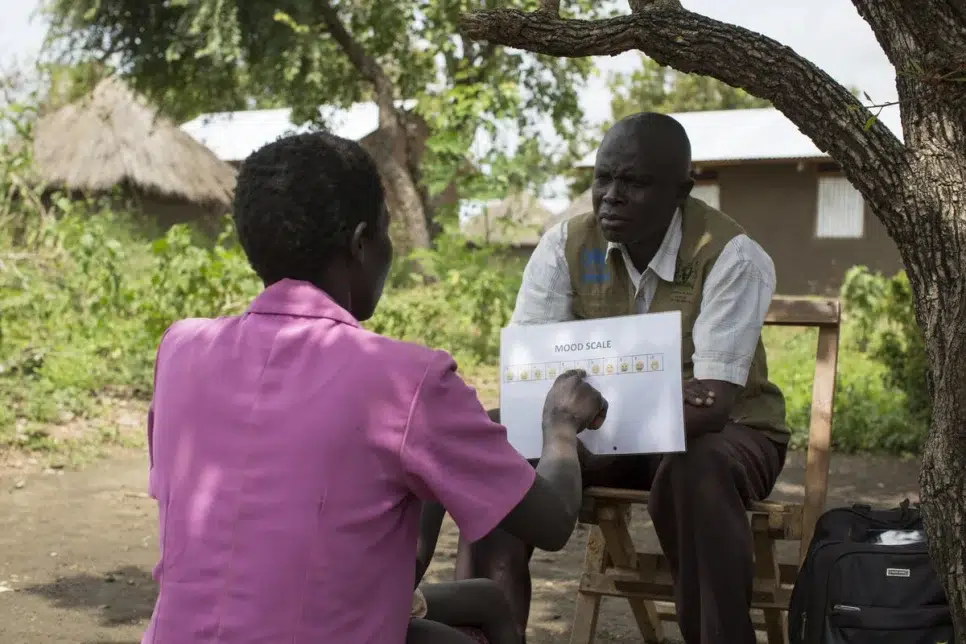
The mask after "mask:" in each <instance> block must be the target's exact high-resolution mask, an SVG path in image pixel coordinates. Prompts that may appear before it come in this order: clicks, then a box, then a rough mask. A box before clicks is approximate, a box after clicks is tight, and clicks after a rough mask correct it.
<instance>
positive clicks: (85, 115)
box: [34, 77, 236, 218]
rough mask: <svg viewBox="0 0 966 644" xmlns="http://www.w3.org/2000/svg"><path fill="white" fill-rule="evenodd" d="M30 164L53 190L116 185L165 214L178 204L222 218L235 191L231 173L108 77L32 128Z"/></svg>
mask: <svg viewBox="0 0 966 644" xmlns="http://www.w3.org/2000/svg"><path fill="white" fill-rule="evenodd" d="M34 165H35V167H36V171H37V173H38V175H39V178H40V179H41V180H42V181H43V182H44V183H46V184H47V185H49V186H51V187H54V188H62V189H66V190H70V191H76V192H82V193H105V192H109V191H111V190H113V189H114V188H115V187H117V186H121V187H124V188H127V189H129V190H135V191H137V192H138V193H139V194H142V195H147V196H151V197H155V198H157V199H159V200H161V201H164V202H166V204H167V206H168V208H169V209H170V208H171V206H172V205H173V204H172V202H181V203H182V204H184V203H187V204H191V205H194V206H205V207H207V208H209V209H210V208H214V209H220V210H222V211H223V212H224V210H225V209H227V208H228V207H229V205H230V203H231V198H232V193H233V191H234V187H235V174H236V171H235V169H234V168H232V167H231V166H230V165H229V164H227V163H225V162H223V161H221V160H220V159H218V157H216V156H215V154H214V153H213V152H211V150H209V149H208V148H206V147H205V146H204V145H202V144H200V143H198V142H197V141H195V140H194V139H193V138H192V137H191V136H190V135H188V134H187V133H185V132H184V131H182V130H181V128H179V127H178V126H177V125H176V124H175V123H173V122H172V121H170V120H169V119H167V118H165V117H163V116H159V115H158V113H157V111H156V110H155V109H154V108H153V107H151V106H150V105H149V104H148V103H147V102H146V101H145V100H144V99H143V98H141V97H139V96H137V95H135V94H134V93H133V92H132V91H131V90H130V89H129V88H128V87H127V86H126V85H125V84H124V83H123V82H122V81H121V80H120V79H117V78H114V77H111V78H107V79H105V80H103V81H101V82H100V83H99V84H98V85H97V87H96V88H95V89H94V91H93V92H92V93H91V94H90V95H88V96H87V97H85V98H83V99H80V100H79V101H77V102H75V103H72V104H70V105H67V106H65V107H63V108H61V109H59V110H57V111H55V112H53V113H51V114H49V115H47V116H44V117H43V118H41V119H40V120H39V121H38V122H37V124H36V126H35V128H34ZM179 218H181V217H179Z"/></svg>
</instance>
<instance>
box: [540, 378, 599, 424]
mask: <svg viewBox="0 0 966 644" xmlns="http://www.w3.org/2000/svg"><path fill="white" fill-rule="evenodd" d="M586 378H587V373H586V372H585V371H578V370H573V371H567V372H564V373H562V374H561V375H560V376H559V377H558V378H557V380H555V381H554V383H553V386H552V387H550V392H549V393H548V394H547V398H546V400H545V401H544V405H543V431H544V435H545V436H546V435H547V432H548V431H554V432H556V431H559V430H560V429H569V430H571V431H573V433H574V435H575V436H576V434H579V433H580V432H582V431H583V430H585V429H587V428H590V429H598V428H599V427H600V426H601V425H602V424H603V423H604V418H605V417H606V416H607V401H606V400H604V397H603V396H602V395H601V394H600V392H599V391H597V390H596V389H594V388H593V387H591V386H590V385H589V384H587V381H586Z"/></svg>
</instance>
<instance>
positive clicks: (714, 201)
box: [691, 183, 721, 208]
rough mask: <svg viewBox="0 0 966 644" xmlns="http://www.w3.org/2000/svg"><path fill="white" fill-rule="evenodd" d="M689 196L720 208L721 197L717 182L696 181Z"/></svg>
mask: <svg viewBox="0 0 966 644" xmlns="http://www.w3.org/2000/svg"><path fill="white" fill-rule="evenodd" d="M691 196H692V197H694V198H695V199H700V200H701V201H703V202H704V203H706V204H708V205H709V206H711V207H712V208H721V205H720V203H721V197H720V191H719V189H718V184H717V183H696V184H694V189H693V190H691Z"/></svg>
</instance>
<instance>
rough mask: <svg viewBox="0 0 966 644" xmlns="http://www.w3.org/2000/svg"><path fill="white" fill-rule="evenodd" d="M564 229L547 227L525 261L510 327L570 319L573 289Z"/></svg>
mask: <svg viewBox="0 0 966 644" xmlns="http://www.w3.org/2000/svg"><path fill="white" fill-rule="evenodd" d="M566 235H567V228H566V226H565V225H564V223H560V224H557V225H555V226H553V227H551V228H550V229H549V230H548V231H547V232H546V233H544V234H543V236H542V237H541V238H540V241H539V242H537V247H536V248H535V249H534V250H533V253H532V254H531V255H530V259H529V260H527V266H526V268H525V269H524V270H523V281H522V282H521V284H520V290H519V291H518V292H517V301H516V306H515V307H514V308H513V316H512V317H511V318H510V324H549V323H551V322H568V321H570V320H572V319H573V313H572V312H571V301H572V299H573V289H572V288H571V285H570V271H569V269H568V268H567V258H566V257H565V256H564V247H565V243H566Z"/></svg>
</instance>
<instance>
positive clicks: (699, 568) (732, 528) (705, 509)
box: [456, 424, 785, 644]
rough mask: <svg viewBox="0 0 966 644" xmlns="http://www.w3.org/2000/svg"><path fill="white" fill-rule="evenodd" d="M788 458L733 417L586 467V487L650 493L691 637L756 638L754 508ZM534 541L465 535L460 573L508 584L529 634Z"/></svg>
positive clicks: (707, 643)
mask: <svg viewBox="0 0 966 644" xmlns="http://www.w3.org/2000/svg"><path fill="white" fill-rule="evenodd" d="M784 463H785V446H784V445H779V444H777V443H775V442H774V441H772V440H770V439H769V438H768V437H767V436H765V435H764V434H762V433H761V432H760V431H758V430H755V429H752V428H749V427H745V426H742V425H736V424H729V425H727V426H726V427H725V428H724V430H722V431H721V432H717V433H712V434H706V435H704V436H701V437H698V438H696V439H691V440H689V442H688V449H687V451H686V452H684V453H681V454H666V455H642V456H622V457H616V458H615V459H614V460H613V461H612V462H611V463H610V464H609V465H608V466H607V467H606V468H601V469H597V468H594V469H591V470H585V471H584V474H583V476H584V485H586V486H592V485H593V486H605V487H621V488H629V489H637V490H650V492H651V494H650V500H649V503H648V508H647V509H648V513H649V514H650V516H651V520H652V521H653V523H654V529H655V532H657V536H658V540H659V541H660V543H661V549H662V550H663V551H664V554H665V555H667V558H668V560H669V561H670V564H671V571H672V574H673V576H674V591H675V592H674V594H675V605H676V608H677V616H678V624H679V625H680V628H681V634H682V636H683V637H684V641H685V642H686V644H754V642H755V631H754V626H753V625H752V622H751V616H750V614H749V613H750V607H751V593H752V582H753V580H754V544H753V542H752V535H751V529H750V526H749V524H748V518H747V516H746V511H747V508H748V506H749V504H750V503H751V502H752V501H760V500H762V499H765V498H766V497H767V496H768V495H769V494H770V493H771V490H772V488H773V487H774V485H775V481H776V480H777V479H778V475H779V474H780V473H781V469H782V467H783V466H784ZM532 554H533V548H532V547H531V546H528V545H527V544H525V543H523V542H522V541H520V540H519V539H517V538H516V537H513V536H512V535H510V534H508V533H506V532H504V531H502V530H499V529H498V530H495V531H494V532H492V533H491V534H490V535H488V536H486V537H484V538H483V539H481V540H480V541H478V542H476V543H474V544H472V545H468V544H466V543H465V542H463V541H462V540H461V541H460V547H459V554H458V557H457V563H456V577H457V579H468V578H474V577H486V578H489V579H492V580H494V581H496V582H497V584H499V585H500V587H502V588H503V590H504V592H505V593H506V596H507V599H508V600H509V601H510V604H511V606H512V608H513V613H514V618H515V619H516V621H517V627H518V628H519V629H520V632H521V633H522V632H525V631H526V625H527V619H528V617H529V612H530V592H531V585H530V570H529V561H530V557H531V555H532Z"/></svg>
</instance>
